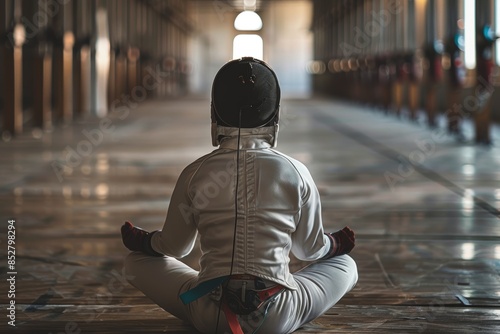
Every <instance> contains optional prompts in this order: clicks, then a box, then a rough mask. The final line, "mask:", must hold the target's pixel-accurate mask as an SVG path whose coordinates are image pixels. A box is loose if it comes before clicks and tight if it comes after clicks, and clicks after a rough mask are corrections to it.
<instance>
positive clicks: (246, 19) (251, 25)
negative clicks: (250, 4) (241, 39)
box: [234, 10, 262, 31]
mask: <svg viewBox="0 0 500 334" xmlns="http://www.w3.org/2000/svg"><path fill="white" fill-rule="evenodd" d="M234 28H235V29H236V30H246V31H257V30H260V29H262V20H261V18H260V16H259V14H257V13H256V12H254V11H251V10H245V11H243V12H241V13H239V14H238V16H236V19H235V20H234Z"/></svg>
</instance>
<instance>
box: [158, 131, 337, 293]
mask: <svg viewBox="0 0 500 334" xmlns="http://www.w3.org/2000/svg"><path fill="white" fill-rule="evenodd" d="M226 129H228V131H227V133H228V135H227V136H226V137H225V138H223V139H222V140H221V144H220V147H219V148H218V149H216V150H215V151H213V152H212V153H210V154H207V155H205V156H203V157H201V158H199V159H198V160H196V161H195V162H193V163H192V164H190V165H189V166H187V167H186V168H185V169H184V171H183V172H182V173H181V175H180V177H179V179H178V181H177V184H176V186H175V189H174V192H173V194H172V198H171V201H170V205H169V208H168V213H167V217H166V220H165V224H164V226H163V229H162V231H161V232H159V233H155V234H154V235H153V237H152V240H151V245H152V247H153V249H154V250H155V251H157V252H159V253H162V254H165V255H167V256H172V257H176V258H182V257H184V256H186V255H187V254H189V253H190V252H191V250H192V249H193V246H194V244H195V241H196V237H197V234H198V233H199V234H200V244H201V252H202V255H201V258H200V272H199V283H200V282H203V281H207V280H210V279H213V278H217V277H220V276H226V275H229V274H230V271H231V263H232V262H233V270H232V274H251V275H254V276H257V277H261V278H263V279H266V280H269V281H272V282H276V283H278V284H281V285H283V286H285V287H288V288H290V289H294V290H295V289H297V284H296V282H295V280H294V279H293V276H292V275H291V273H290V271H289V266H288V265H289V262H290V258H289V254H290V251H291V252H292V253H293V254H294V255H295V256H296V257H297V258H298V259H300V260H304V261H313V260H318V259H320V258H322V257H324V256H326V255H327V254H328V252H329V250H330V246H331V245H330V243H331V241H330V238H329V237H327V236H326V235H325V234H324V233H323V224H322V219H321V203H320V197H319V193H318V190H317V188H316V185H315V183H314V181H313V179H312V177H311V175H310V173H309V171H308V170H307V168H306V167H305V166H304V165H303V164H302V163H300V162H299V161H297V160H295V159H292V158H290V157H288V156H286V155H285V154H282V153H280V152H277V151H275V150H273V149H272V148H271V144H270V143H271V142H273V138H271V137H272V134H270V132H269V133H267V132H266V131H265V130H264V131H259V130H256V129H241V135H240V151H239V152H240V158H239V163H238V166H237V152H238V151H237V143H238V129H237V128H226ZM261 129H262V128H261ZM236 168H238V173H236ZM237 174H238V175H237ZM236 188H237V191H236ZM235 194H236V196H235ZM235 204H236V207H237V208H236V210H235ZM236 214H237V219H235V215H236ZM235 228H236V230H235ZM233 236H235V240H234V259H233Z"/></svg>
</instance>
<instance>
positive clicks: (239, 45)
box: [233, 34, 264, 59]
mask: <svg viewBox="0 0 500 334" xmlns="http://www.w3.org/2000/svg"><path fill="white" fill-rule="evenodd" d="M263 56H264V42H263V40H262V37H260V36H259V35H255V34H240V35H237V36H236V37H235V38H234V40H233V59H236V58H241V57H254V58H257V59H262V58H263Z"/></svg>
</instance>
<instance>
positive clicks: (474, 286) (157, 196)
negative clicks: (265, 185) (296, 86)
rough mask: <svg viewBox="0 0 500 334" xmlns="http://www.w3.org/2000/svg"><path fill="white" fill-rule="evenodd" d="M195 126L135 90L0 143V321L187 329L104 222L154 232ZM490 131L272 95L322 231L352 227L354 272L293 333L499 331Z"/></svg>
mask: <svg viewBox="0 0 500 334" xmlns="http://www.w3.org/2000/svg"><path fill="white" fill-rule="evenodd" d="M421 123H422V124H423V122H421ZM209 128H210V127H209V101H208V100H206V99H202V98H192V99H180V100H169V101H145V102H142V103H138V104H137V105H136V104H133V105H131V106H129V107H128V108H125V107H124V106H121V108H118V109H117V110H115V111H114V112H113V113H112V114H111V115H110V116H109V118H108V119H105V120H104V121H100V122H99V121H98V120H95V119H87V120H83V121H79V122H77V123H75V124H72V125H71V126H68V127H62V126H58V127H56V128H55V129H54V130H53V131H52V132H50V133H40V132H38V131H33V132H27V133H26V134H24V135H21V136H20V137H18V138H16V139H14V140H12V141H10V142H3V143H0V213H1V214H0V219H2V220H3V221H2V223H1V226H2V234H1V238H0V247H1V250H0V254H1V255H2V258H1V260H0V268H1V269H2V277H5V273H6V272H10V271H12V270H10V269H9V268H8V266H7V265H8V263H7V236H6V235H7V233H6V231H7V227H6V226H7V225H8V220H9V219H14V220H15V223H14V226H15V228H16V240H15V242H16V244H15V247H16V264H15V270H16V272H17V276H16V285H15V290H16V292H15V302H16V307H17V309H16V323H15V324H16V327H15V328H13V327H12V326H10V325H8V324H7V321H9V319H8V318H7V317H6V313H7V311H6V308H7V303H8V302H9V301H10V300H11V299H12V298H10V299H7V298H6V295H7V292H8V290H9V286H8V285H7V282H6V279H5V278H2V280H1V283H0V288H1V291H0V294H1V295H2V298H1V301H0V303H1V304H2V305H1V309H2V311H1V314H2V317H1V318H2V319H3V320H2V321H1V323H0V332H1V333H10V332H12V333H47V334H48V333H54V334H55V333H195V331H194V330H193V329H192V328H190V327H188V326H187V325H186V324H184V323H182V322H181V321H179V320H177V319H175V318H174V317H172V316H170V315H169V314H167V313H166V312H164V311H163V310H161V309H160V308H158V307H157V306H155V305H154V304H153V303H152V302H151V301H149V300H148V299H146V298H145V297H144V296H143V295H142V294H141V293H140V292H139V291H137V290H135V289H134V288H132V287H131V286H130V285H129V284H128V283H126V281H125V277H124V274H123V272H122V268H123V265H122V261H123V259H124V257H125V256H126V254H127V251H126V249H125V248H124V247H123V246H122V243H121V239H120V235H119V227H120V225H121V224H122V223H123V221H124V220H131V221H133V222H134V223H136V224H137V225H140V226H142V227H143V228H145V229H148V230H152V229H158V228H161V226H162V223H163V220H164V215H165V212H166V210H167V207H168V203H169V196H170V195H171V192H172V189H173V186H174V183H175V181H176V179H177V176H178V175H179V173H180V172H181V170H182V169H183V167H184V166H186V165H187V164H188V163H190V162H191V161H193V160H194V159H196V158H197V157H199V156H201V155H203V154H205V153H207V152H209V151H210V150H212V147H211V145H210V138H209ZM464 129H465V134H466V136H467V137H468V138H471V137H472V132H471V125H470V124H469V123H467V124H465V128H464ZM493 132H494V133H493V139H494V140H496V144H494V145H493V146H492V147H484V146H475V145H473V144H472V143H471V142H468V141H466V142H462V143H458V142H456V141H455V140H454V139H453V138H451V137H448V136H447V135H446V133H445V132H444V131H442V130H440V128H438V129H428V128H426V127H425V126H423V125H421V124H414V123H410V122H407V121H405V120H398V119H396V118H395V117H391V116H388V115H384V114H382V113H380V112H377V111H375V110H372V109H370V108H367V107H360V106H359V105H352V104H348V103H345V102H340V101H332V100H325V99H315V100H287V101H284V103H283V108H282V115H281V132H280V138H279V145H278V149H279V150H281V151H283V152H284V153H287V154H289V155H291V156H293V157H295V158H297V159H299V160H301V161H302V162H304V163H305V164H306V165H307V166H308V167H309V169H310V171H311V173H312V174H313V177H314V179H315V181H316V182H317V185H318V188H319V190H320V193H321V196H322V203H323V214H324V224H325V226H326V229H327V230H331V231H334V230H336V229H339V228H342V227H343V226H345V225H349V226H351V227H352V228H353V229H354V230H355V231H356V233H357V247H356V248H355V250H354V251H353V252H352V256H353V257H354V258H355V260H356V261H357V263H358V267H359V275H360V276H359V282H358V285H357V286H356V288H355V289H354V290H353V291H352V292H350V293H349V294H348V295H346V297H345V298H344V299H342V300H341V301H340V303H339V304H338V305H336V306H335V307H333V308H332V309H330V310H329V311H328V312H327V314H326V315H325V316H323V317H321V318H319V319H317V320H315V321H314V322H312V323H310V324H308V325H307V326H305V327H304V328H303V329H301V330H299V331H298V332H297V333H499V332H500V218H499V217H500V216H499V209H500V129H499V128H498V127H497V126H495V127H494V129H493ZM197 256H198V252H196V251H195V252H193V254H191V255H190V256H189V257H188V258H187V259H186V261H187V262H188V263H189V264H191V265H193V266H196V265H197ZM299 267H300V264H299V263H296V264H294V268H299ZM265 334H267V333H265Z"/></svg>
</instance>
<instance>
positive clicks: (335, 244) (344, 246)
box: [323, 226, 356, 259]
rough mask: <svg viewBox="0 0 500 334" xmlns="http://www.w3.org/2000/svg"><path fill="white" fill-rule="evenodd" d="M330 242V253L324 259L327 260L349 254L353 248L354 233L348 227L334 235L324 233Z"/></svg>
mask: <svg viewBox="0 0 500 334" xmlns="http://www.w3.org/2000/svg"><path fill="white" fill-rule="evenodd" d="M325 234H326V235H327V236H328V237H329V238H330V240H331V246H330V251H329V252H328V254H326V256H324V257H323V258H324V259H329V258H331V257H335V256H339V255H344V254H349V252H350V251H351V250H352V249H353V248H354V245H355V243H356V242H355V241H356V237H355V236H354V231H353V230H351V228H349V227H348V226H346V227H344V228H343V229H341V230H339V231H337V232H335V233H325Z"/></svg>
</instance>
